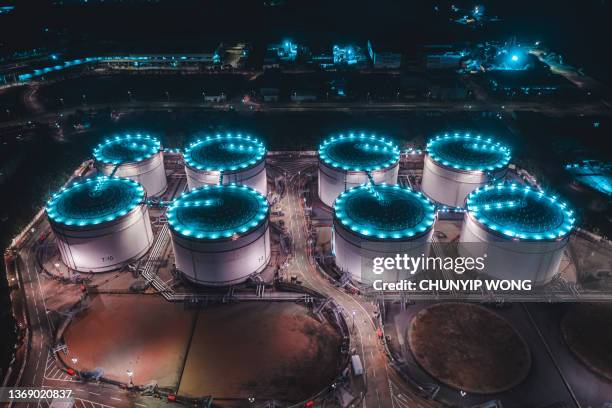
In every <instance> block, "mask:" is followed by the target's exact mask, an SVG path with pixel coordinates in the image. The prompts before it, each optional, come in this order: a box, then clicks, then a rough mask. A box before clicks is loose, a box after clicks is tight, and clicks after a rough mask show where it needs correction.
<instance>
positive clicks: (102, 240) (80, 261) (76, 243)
mask: <svg viewBox="0 0 612 408" xmlns="http://www.w3.org/2000/svg"><path fill="white" fill-rule="evenodd" d="M51 228H52V229H53V232H54V234H55V237H56V239H57V244H58V247H59V250H60V254H61V257H62V260H63V262H64V263H65V264H66V265H67V266H68V267H70V268H72V269H74V270H77V271H80V272H106V271H111V270H114V269H119V268H121V267H123V266H125V265H126V264H128V263H129V262H131V261H133V260H135V259H137V258H139V257H141V256H142V255H144V254H145V253H146V252H147V251H148V250H149V248H150V247H151V244H152V243H153V232H152V230H151V223H150V220H149V210H148V209H147V207H146V206H141V207H139V208H138V209H136V210H135V211H132V212H131V213H129V214H128V215H126V216H125V217H123V218H121V219H119V220H117V221H115V222H111V223H109V225H101V226H92V228H89V229H76V228H67V227H65V226H62V225H59V224H55V223H53V222H51Z"/></svg>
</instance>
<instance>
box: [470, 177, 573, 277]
mask: <svg viewBox="0 0 612 408" xmlns="http://www.w3.org/2000/svg"><path fill="white" fill-rule="evenodd" d="M466 204H467V211H466V213H465V218H464V223H463V227H462V230H461V237H460V245H459V252H460V254H461V255H462V256H473V257H485V258H486V261H485V267H484V270H482V271H480V272H481V273H482V274H483V275H486V276H489V277H493V278H496V279H512V280H530V281H532V282H533V283H535V284H544V283H547V282H549V281H550V280H551V279H552V278H553V277H554V276H555V274H556V273H557V272H558V269H559V264H560V262H561V258H562V256H563V249H564V248H565V245H566V244H567V241H568V239H569V235H570V232H571V231H572V229H573V228H574V223H575V217H574V213H573V211H572V210H570V209H569V208H568V206H567V204H566V203H564V202H561V201H559V200H558V199H557V198H556V197H555V196H548V195H546V194H544V192H542V191H540V190H535V189H532V188H530V187H528V186H522V185H517V184H507V183H506V184H498V185H489V186H485V187H481V188H479V189H477V190H475V191H474V192H472V193H471V194H470V195H469V196H468V198H467V201H466ZM485 254H486V255H485Z"/></svg>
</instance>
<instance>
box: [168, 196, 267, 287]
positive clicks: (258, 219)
mask: <svg viewBox="0 0 612 408" xmlns="http://www.w3.org/2000/svg"><path fill="white" fill-rule="evenodd" d="M268 215H269V208H268V202H267V199H266V198H265V197H264V196H263V195H262V194H261V193H259V192H257V191H256V190H254V189H252V188H250V187H248V186H245V185H236V184H229V185H215V186H209V185H204V186H201V187H198V188H196V189H193V190H191V191H189V192H186V193H184V194H183V195H181V196H180V197H179V198H178V199H177V200H175V202H174V203H173V204H172V205H171V206H170V208H169V209H168V212H167V216H168V223H169V225H170V232H171V237H172V248H173V249H174V256H175V263H176V268H177V269H178V270H179V271H180V272H182V273H183V274H184V276H185V277H186V278H187V279H188V280H190V281H192V282H195V283H199V284H202V285H207V286H227V285H233V284H237V283H241V282H244V281H245V280H247V279H248V277H249V276H250V275H253V274H256V273H258V272H261V271H262V270H263V269H264V268H265V267H266V265H267V264H268V262H269V260H270V232H269V225H268Z"/></svg>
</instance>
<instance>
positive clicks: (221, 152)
mask: <svg viewBox="0 0 612 408" xmlns="http://www.w3.org/2000/svg"><path fill="white" fill-rule="evenodd" d="M183 156H184V158H185V172H186V173H187V184H188V186H189V189H190V190H192V189H194V188H197V187H200V186H202V185H215V184H232V183H236V184H244V185H247V186H249V187H252V188H254V189H255V190H257V191H259V192H260V193H261V194H263V195H266V194H267V193H268V183H267V177H266V147H265V146H264V144H263V143H262V142H261V141H260V140H259V139H257V138H255V137H251V136H249V135H243V134H241V133H235V134H234V133H224V134H220V133H217V134H216V135H214V136H211V135H208V136H205V137H202V138H200V139H198V140H196V141H195V142H193V143H191V144H190V145H189V147H187V148H186V149H185V152H184V154H183Z"/></svg>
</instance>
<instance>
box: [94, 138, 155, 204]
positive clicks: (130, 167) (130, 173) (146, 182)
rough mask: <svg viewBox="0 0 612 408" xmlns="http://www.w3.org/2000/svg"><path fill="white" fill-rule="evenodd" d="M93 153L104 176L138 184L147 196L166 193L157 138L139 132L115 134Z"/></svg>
mask: <svg viewBox="0 0 612 408" xmlns="http://www.w3.org/2000/svg"><path fill="white" fill-rule="evenodd" d="M93 153H94V159H95V161H96V167H97V168H98V169H99V170H100V171H101V172H102V173H103V174H105V175H107V176H117V177H127V178H129V179H132V180H134V181H137V182H138V183H140V184H141V185H142V186H143V187H144V189H145V190H146V192H147V195H148V196H149V197H155V196H158V195H160V194H162V193H163V192H164V191H166V187H167V180H166V170H165V168H164V156H163V152H162V147H161V143H160V141H159V140H158V139H157V138H155V137H153V136H151V135H148V134H142V133H134V134H124V135H117V136H114V137H111V138H108V139H106V140H104V142H102V143H100V144H99V145H98V146H96V148H95V149H94V152H93Z"/></svg>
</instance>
